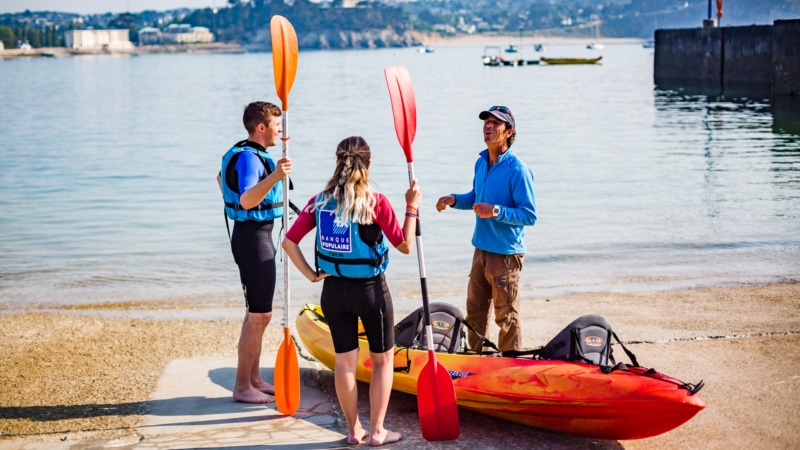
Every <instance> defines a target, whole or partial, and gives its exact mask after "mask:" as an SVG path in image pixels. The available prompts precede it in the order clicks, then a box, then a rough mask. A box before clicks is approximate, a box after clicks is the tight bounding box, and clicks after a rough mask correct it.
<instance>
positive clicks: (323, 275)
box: [308, 270, 331, 283]
mask: <svg viewBox="0 0 800 450" xmlns="http://www.w3.org/2000/svg"><path fill="white" fill-rule="evenodd" d="M329 276H331V274H329V273H325V272H323V271H321V270H320V271H319V273H316V272H315V273H314V274H313V276H312V277H311V278H309V279H308V281H310V282H312V283H316V282H318V281H322V280H324V279H325V278H328V277H329Z"/></svg>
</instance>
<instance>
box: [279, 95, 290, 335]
mask: <svg viewBox="0 0 800 450" xmlns="http://www.w3.org/2000/svg"><path fill="white" fill-rule="evenodd" d="M281 122H282V123H281V128H282V130H283V131H282V134H281V140H282V141H283V157H284V158H288V157H289V111H285V110H284V111H283V117H282V118H281ZM282 220H283V230H284V231H283V232H284V233H285V232H286V230H288V229H289V175H286V176H285V177H283V218H282ZM290 294H291V291H290V287H289V258H287V257H284V258H283V295H284V303H285V304H284V308H283V324H284V325H283V326H284V327H286V328H288V327H289V301H290V298H291V295H290Z"/></svg>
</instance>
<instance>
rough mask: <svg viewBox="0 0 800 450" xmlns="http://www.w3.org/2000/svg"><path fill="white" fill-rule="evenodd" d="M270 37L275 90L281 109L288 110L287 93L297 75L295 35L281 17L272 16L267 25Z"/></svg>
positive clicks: (285, 20) (290, 25)
mask: <svg viewBox="0 0 800 450" xmlns="http://www.w3.org/2000/svg"><path fill="white" fill-rule="evenodd" d="M269 32H270V35H271V37H272V69H273V71H274V72H275V90H276V91H277V93H278V97H280V99H281V102H282V107H281V109H282V110H284V111H288V110H289V91H291V90H292V84H294V76H295V74H296V73H297V34H295V32H294V27H292V24H291V23H289V21H288V20H287V19H286V18H285V17H283V16H272V20H270V23H269Z"/></svg>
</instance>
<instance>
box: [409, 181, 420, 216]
mask: <svg viewBox="0 0 800 450" xmlns="http://www.w3.org/2000/svg"><path fill="white" fill-rule="evenodd" d="M420 203H422V193H420V192H419V184H417V180H414V181H412V182H411V187H410V188H408V190H407V191H406V205H408V206H413V207H414V208H417V209H419V204H420Z"/></svg>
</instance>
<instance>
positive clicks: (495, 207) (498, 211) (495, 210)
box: [492, 205, 500, 216]
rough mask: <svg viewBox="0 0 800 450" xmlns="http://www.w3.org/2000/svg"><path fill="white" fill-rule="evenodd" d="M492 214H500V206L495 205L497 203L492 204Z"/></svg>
mask: <svg viewBox="0 0 800 450" xmlns="http://www.w3.org/2000/svg"><path fill="white" fill-rule="evenodd" d="M492 214H494V215H495V216H496V215H498V214H500V207H499V206H497V205H494V208H492Z"/></svg>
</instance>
